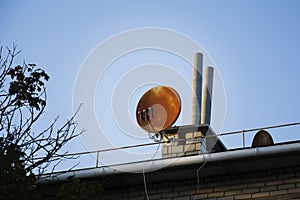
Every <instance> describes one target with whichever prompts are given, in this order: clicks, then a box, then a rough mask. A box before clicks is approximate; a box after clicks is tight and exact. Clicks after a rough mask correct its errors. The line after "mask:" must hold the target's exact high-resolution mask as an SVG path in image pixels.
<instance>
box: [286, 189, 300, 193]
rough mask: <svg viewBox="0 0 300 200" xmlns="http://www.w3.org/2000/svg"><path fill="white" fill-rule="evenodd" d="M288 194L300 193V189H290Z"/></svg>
mask: <svg viewBox="0 0 300 200" xmlns="http://www.w3.org/2000/svg"><path fill="white" fill-rule="evenodd" d="M288 193H300V188H293V189H288Z"/></svg>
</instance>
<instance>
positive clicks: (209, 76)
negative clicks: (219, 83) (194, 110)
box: [201, 67, 214, 125]
mask: <svg viewBox="0 0 300 200" xmlns="http://www.w3.org/2000/svg"><path fill="white" fill-rule="evenodd" d="M213 78H214V68H212V67H207V68H205V69H204V74H203V79H204V85H203V93H202V113H201V124H208V125H210V120H211V103H212V92H213Z"/></svg>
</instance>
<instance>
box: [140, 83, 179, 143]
mask: <svg viewBox="0 0 300 200" xmlns="http://www.w3.org/2000/svg"><path fill="white" fill-rule="evenodd" d="M180 111H181V100H180V96H179V95H178V93H177V92H176V90H174V89H173V88H171V87H167V86H157V87H153V88H151V89H150V90H148V91H147V92H146V93H145V94H144V95H143V96H142V97H141V99H140V101H139V103H138V105H137V108H136V120H137V122H138V124H139V126H140V127H142V128H143V129H144V130H145V131H147V132H148V133H155V136H156V137H159V135H160V133H159V132H160V131H162V130H164V129H166V128H168V127H170V126H171V125H172V124H173V123H174V122H175V121H176V120H177V118H178V116H179V114H180ZM157 133H159V134H157ZM154 139H155V140H159V138H154ZM160 139H161V137H160Z"/></svg>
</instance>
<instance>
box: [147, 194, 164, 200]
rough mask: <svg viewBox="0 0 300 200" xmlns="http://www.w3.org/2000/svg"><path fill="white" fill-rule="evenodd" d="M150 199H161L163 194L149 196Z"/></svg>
mask: <svg viewBox="0 0 300 200" xmlns="http://www.w3.org/2000/svg"><path fill="white" fill-rule="evenodd" d="M149 199H152V200H154V199H161V194H151V195H149Z"/></svg>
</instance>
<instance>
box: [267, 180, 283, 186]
mask: <svg viewBox="0 0 300 200" xmlns="http://www.w3.org/2000/svg"><path fill="white" fill-rule="evenodd" d="M282 183H283V181H282V180H276V181H270V182H267V183H266V186H269V185H281V184H282Z"/></svg>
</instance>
